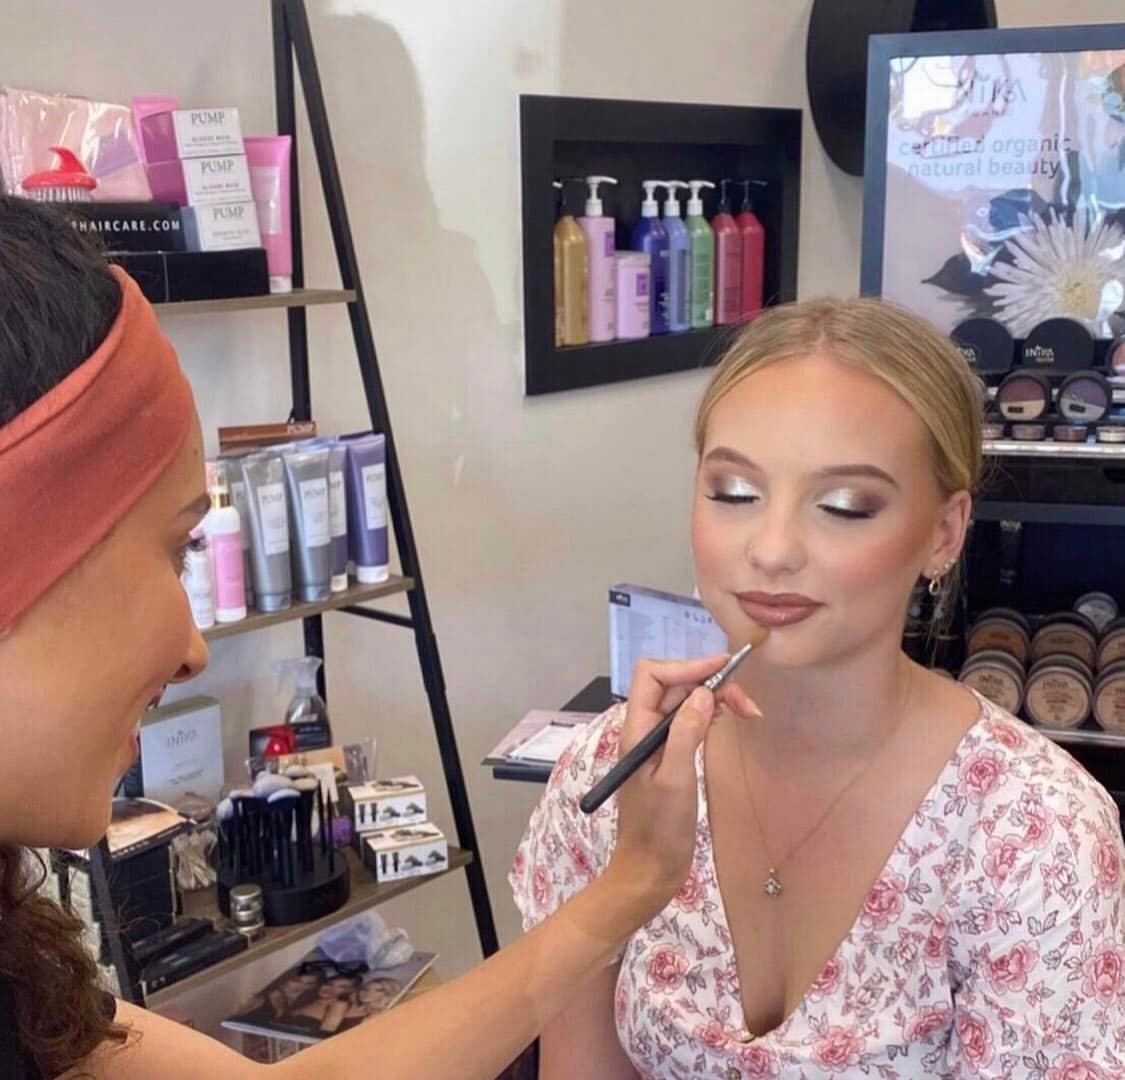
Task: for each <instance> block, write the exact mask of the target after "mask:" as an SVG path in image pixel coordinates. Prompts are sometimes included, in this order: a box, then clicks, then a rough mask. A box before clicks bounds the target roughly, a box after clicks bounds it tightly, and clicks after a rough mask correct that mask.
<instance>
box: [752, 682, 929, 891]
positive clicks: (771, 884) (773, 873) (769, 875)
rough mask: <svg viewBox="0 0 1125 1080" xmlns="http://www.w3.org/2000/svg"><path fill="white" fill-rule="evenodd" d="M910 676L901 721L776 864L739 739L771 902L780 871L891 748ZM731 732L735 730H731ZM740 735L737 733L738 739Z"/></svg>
mask: <svg viewBox="0 0 1125 1080" xmlns="http://www.w3.org/2000/svg"><path fill="white" fill-rule="evenodd" d="M911 682H912V680H911V679H910V673H909V669H907V682H906V693H905V694H904V695H903V703H902V708H901V709H900V710H899V716H898V720H896V721H895V726H894V727H893V728H892V729H891V732H890V734H889V735H888V736H887V738H886V740H885V741H884V742H883V745H882V746H880V747H879V749H878V750H876V751H875V753H874V754H872V755H871V757H870V759H869V760H867V761H865V762H864V763H863V764H862V765H861V766H860V767H859V768H858V769H857V770H856V772H855V774H854V775H853V776H852V777H851V778H850V779H849V780H848V782H847V783H846V784H845V785H844V786H843V787H842V788H840V790H839V791H838V792H837V793H836V794H835V795H834V796H833V797H832V799H831V800H830V801H829V803H828V805H827V806H826V807H825V808H824V809H823V810H822V811H821V812H820V816H819V817H817V819H816V821H814V822H813V823H812V827H811V828H809V829H807V830H806V831H805V833H804V834H803V835H802V836H801V838H800V839H799V840H798V841H797V842H796V843H795V844H794V845H793V846H792V847H791V848H790V849H789V850H788V851H787V852H786V853H785V855H784V856H783V857H782V858H781V859H780V860H779V861H775V860H774V859H773V858H772V857H771V856H770V853H769V850H768V845H767V844H766V830H765V829H764V828H762V821H761V818H759V817H758V808H757V807H756V806H755V805H754V799H753V797H752V796H751V794H750V779H749V777H748V776H747V774H746V754H745V751H744V749H743V746H742V740H741V739H739V740H738V763H739V765H740V766H741V768H742V785H743V790H744V791H745V792H746V801H747V803H749V804H750V813H751V814H752V815H753V818H754V826H755V827H756V828H757V830H758V836H759V838H760V839H761V841H762V851H764V852H765V854H766V859H767V861H768V862H769V863H771V864H772V865H770V866H769V869H768V870H767V871H766V877H765V880H764V881H763V882H762V892H764V893H765V894H766V896H768V897H769V898H770V899H771V900H772V899H776V898H777V897H779V896H780V895H781V894H782V893H783V892H784V891H785V890H784V887H783V886H782V884H781V877H780V873H781V868H782V867H783V866H785V864H786V863H787V862H789V861H790V860H791V859H792V858H793V856H794V855H796V854H797V852H798V851H800V850H801V848H803V847H804V846H805V844H807V843H808V842H809V840H811V839H812V838H813V836H815V835H816V833H817V832H818V831H819V829H820V827H821V826H822V825H823V824H824V822H825V821H826V820H827V818H828V815H829V814H830V813H832V811H833V810H834V809H835V808H836V807H837V806H838V805H839V803H840V802H841V800H842V799H843V798H844V796H845V795H847V793H848V792H849V791H851V790H852V788H853V787H855V785H856V784H857V783H859V781H860V779H861V778H862V777H863V776H865V775H866V774H867V771H868V770H869V769H870V768H871V766H872V765H874V764H875V762H876V761H878V760H879V758H880V756H881V755H882V753H883V751H884V750H885V749H886V748H887V747H888V746H889V745H890V743H891V740H892V739H893V738H894V737H895V735H896V734H897V733H898V729H899V728H900V727H901V726H902V721H903V719H904V718H905V716H906V706H907V704H908V703H909V701H910V688H911ZM732 730H734V729H733V728H732ZM737 735H738V732H737V731H735V736H736V737H737Z"/></svg>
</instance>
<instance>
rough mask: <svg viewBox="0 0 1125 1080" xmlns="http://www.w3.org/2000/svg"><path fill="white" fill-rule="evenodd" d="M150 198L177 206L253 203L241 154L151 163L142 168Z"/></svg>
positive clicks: (244, 159)
mask: <svg viewBox="0 0 1125 1080" xmlns="http://www.w3.org/2000/svg"><path fill="white" fill-rule="evenodd" d="M145 171H146V172H147V173H148V183H149V187H151V188H152V197H153V198H154V199H159V200H160V201H161V202H174V203H178V204H179V205H180V206H213V205H214V204H215V203H231V202H253V201H254V193H253V191H251V189H250V169H249V168H248V167H247V165H246V157H245V155H243V154H229V155H227V156H226V157H203V158H186V159H185V160H183V161H178V160H177V161H150V162H149V163H148V164H147V165H146V166H145Z"/></svg>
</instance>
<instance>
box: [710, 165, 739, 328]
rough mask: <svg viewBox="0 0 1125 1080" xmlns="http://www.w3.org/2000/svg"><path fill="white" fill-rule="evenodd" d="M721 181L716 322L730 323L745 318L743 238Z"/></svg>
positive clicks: (715, 224)
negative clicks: (743, 299) (732, 214)
mask: <svg viewBox="0 0 1125 1080" xmlns="http://www.w3.org/2000/svg"><path fill="white" fill-rule="evenodd" d="M730 183H732V181H731V180H729V179H727V180H720V181H719V209H718V212H717V213H716V214H715V216H714V217H713V218H712V219H711V228H712V229H713V230H714V232H715V325H716V326H729V325H730V324H731V323H736V322H738V321H739V319H741V318H742V237H741V235H740V234H739V231H738V226H737V225H736V224H735V222H734V218H733V217H732V216H731V212H730V198H729V197H728V195H727V185H728V184H730Z"/></svg>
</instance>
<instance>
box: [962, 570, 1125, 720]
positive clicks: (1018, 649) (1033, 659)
mask: <svg viewBox="0 0 1125 1080" xmlns="http://www.w3.org/2000/svg"><path fill="white" fill-rule="evenodd" d="M966 653H967V659H966V662H965V665H964V667H963V668H962V669H961V674H960V679H961V681H962V682H964V683H966V684H967V685H969V686H971V687H972V688H973V689H975V690H977V691H978V692H979V693H980V694H982V695H983V696H984V697H986V698H988V699H989V700H990V701H994V702H996V704H998V705H1000V706H1001V707H1002V708H1004V709H1006V710H1008V711H1009V712H1012V713H1020V712H1021V711H1022V714H1023V715H1024V716H1025V717H1026V719H1028V720H1029V721H1030V722H1031V723H1033V724H1037V725H1039V726H1040V727H1045V728H1053V729H1056V730H1058V729H1063V730H1069V729H1074V728H1078V727H1081V726H1082V725H1083V724H1085V723H1086V722H1087V721H1088V720H1089V719H1090V718H1091V716H1092V717H1093V719H1094V720H1095V721H1096V723H1097V724H1098V725H1099V726H1100V727H1102V728H1103V729H1105V730H1106V731H1113V732H1125V619H1120V618H1118V617H1117V603H1116V601H1114V599H1113V597H1112V596H1110V595H1109V594H1108V593H1104V592H1091V593H1087V594H1086V595H1084V596H1082V597H1080V598H1079V600H1078V601H1077V602H1076V603H1075V605H1074V609H1073V610H1072V611H1060V612H1056V613H1054V614H1052V615H1048V616H1046V617H1045V618H1042V619H1039V620H1037V621H1036V625H1035V627H1034V629H1033V628H1032V624H1031V622H1030V620H1029V619H1028V618H1027V617H1026V616H1025V615H1023V614H1022V613H1021V612H1018V611H1014V610H1012V609H1011V608H992V609H991V610H989V611H986V612H984V613H983V614H982V615H981V616H980V617H979V618H978V619H977V621H976V622H975V623H974V624H973V625H972V627H971V628H970V629H969V631H968V634H967V635H966Z"/></svg>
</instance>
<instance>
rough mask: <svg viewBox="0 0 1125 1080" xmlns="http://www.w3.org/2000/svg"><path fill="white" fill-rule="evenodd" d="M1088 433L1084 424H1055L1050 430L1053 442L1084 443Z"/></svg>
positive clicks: (1088, 430)
mask: <svg viewBox="0 0 1125 1080" xmlns="http://www.w3.org/2000/svg"><path fill="white" fill-rule="evenodd" d="M1089 433H1090V429H1089V428H1088V427H1086V425H1085V424H1055V426H1054V427H1053V428H1051V438H1052V439H1054V440H1055V442H1064V443H1084V442H1085V441H1086V436H1087V435H1088V434H1089Z"/></svg>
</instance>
